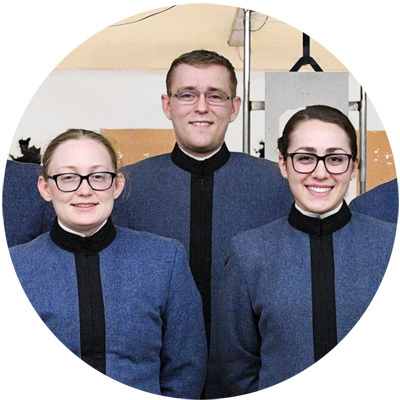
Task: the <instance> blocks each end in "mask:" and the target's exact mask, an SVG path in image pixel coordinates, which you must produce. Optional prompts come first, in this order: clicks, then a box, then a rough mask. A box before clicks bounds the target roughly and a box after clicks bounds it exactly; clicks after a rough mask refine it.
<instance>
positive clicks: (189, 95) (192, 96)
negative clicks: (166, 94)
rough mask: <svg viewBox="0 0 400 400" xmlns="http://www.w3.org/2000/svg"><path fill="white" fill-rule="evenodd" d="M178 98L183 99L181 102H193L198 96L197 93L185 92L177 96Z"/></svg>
mask: <svg viewBox="0 0 400 400" xmlns="http://www.w3.org/2000/svg"><path fill="white" fill-rule="evenodd" d="M177 97H178V99H181V100H193V99H195V98H196V97H197V96H196V93H194V92H190V91H185V92H179V93H178V94H177Z"/></svg>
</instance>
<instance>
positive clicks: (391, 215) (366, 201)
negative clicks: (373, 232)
mask: <svg viewBox="0 0 400 400" xmlns="http://www.w3.org/2000/svg"><path fill="white" fill-rule="evenodd" d="M398 204H399V202H398V187H397V179H393V180H391V181H389V182H386V183H383V184H382V185H379V186H376V187H375V188H374V189H371V190H369V191H367V192H365V193H363V194H361V195H359V196H357V197H356V198H355V199H354V200H353V201H352V202H351V203H350V205H349V207H350V209H351V210H352V211H357V212H360V213H362V214H366V215H370V216H372V217H375V218H377V219H381V220H384V221H388V222H393V223H394V222H396V221H397V214H398Z"/></svg>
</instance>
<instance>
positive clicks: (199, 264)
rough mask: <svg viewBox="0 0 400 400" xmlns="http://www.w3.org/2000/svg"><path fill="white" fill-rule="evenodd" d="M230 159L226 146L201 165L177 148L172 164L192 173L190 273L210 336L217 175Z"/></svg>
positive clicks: (207, 333) (172, 155) (172, 157)
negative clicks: (214, 194)
mask: <svg viewBox="0 0 400 400" xmlns="http://www.w3.org/2000/svg"><path fill="white" fill-rule="evenodd" d="M229 157H230V153H229V151H228V149H227V147H226V145H225V144H223V146H222V148H221V150H220V151H219V152H218V153H216V154H215V155H214V156H212V157H211V158H209V159H207V160H204V161H198V160H195V159H193V158H191V157H189V156H187V155H186V154H184V153H183V152H182V151H181V150H180V149H179V147H178V146H177V145H176V146H175V148H174V150H173V152H172V154H171V159H172V161H173V162H174V163H175V164H176V165H177V166H178V167H180V168H182V169H183V170H185V171H187V172H190V174H191V179H190V250H189V263H190V269H191V271H192V275H193V278H194V281H195V283H196V286H197V288H198V290H199V292H200V294H201V297H202V302H203V313H204V322H205V328H206V336H207V340H208V342H209V339H210V331H211V268H212V226H213V192H214V172H215V171H217V170H218V169H219V168H221V167H222V166H223V165H224V164H225V163H226V162H227V161H228V160H229Z"/></svg>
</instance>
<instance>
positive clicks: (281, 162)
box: [278, 154, 288, 179]
mask: <svg viewBox="0 0 400 400" xmlns="http://www.w3.org/2000/svg"><path fill="white" fill-rule="evenodd" d="M278 164H279V170H280V171H281V174H282V176H283V177H284V178H285V179H286V178H287V175H288V173H287V168H286V160H285V157H284V156H283V155H282V154H279V159H278Z"/></svg>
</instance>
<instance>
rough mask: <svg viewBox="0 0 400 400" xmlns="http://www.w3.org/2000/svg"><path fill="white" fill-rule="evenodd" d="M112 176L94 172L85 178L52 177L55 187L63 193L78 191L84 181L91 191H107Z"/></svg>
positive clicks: (71, 176)
mask: <svg viewBox="0 0 400 400" xmlns="http://www.w3.org/2000/svg"><path fill="white" fill-rule="evenodd" d="M114 176H115V175H114V174H113V173H111V172H95V173H93V174H89V175H86V176H82V175H79V174H60V175H57V176H54V179H55V180H56V183H57V187H58V188H59V189H60V190H61V191H64V192H73V191H75V190H78V188H79V187H80V185H81V183H82V181H84V180H86V181H87V182H88V183H89V186H90V187H91V188H92V189H93V190H107V189H109V188H110V187H111V185H112V182H113V179H114Z"/></svg>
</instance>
